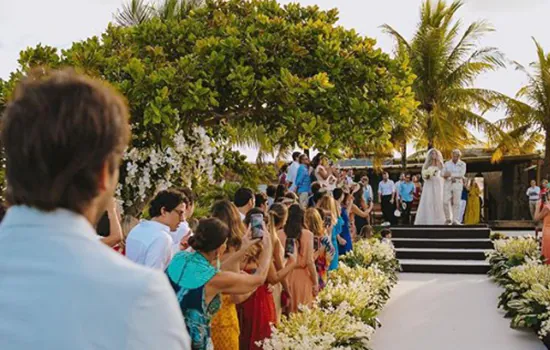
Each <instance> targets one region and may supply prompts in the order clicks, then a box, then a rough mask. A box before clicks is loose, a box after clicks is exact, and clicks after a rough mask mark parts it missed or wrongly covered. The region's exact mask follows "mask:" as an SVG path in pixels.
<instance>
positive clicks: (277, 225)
mask: <svg viewBox="0 0 550 350" xmlns="http://www.w3.org/2000/svg"><path fill="white" fill-rule="evenodd" d="M288 207H289V205H287V204H285V203H273V205H272V206H271V207H270V208H269V218H270V223H271V224H273V227H274V229H275V232H276V233H277V244H275V245H274V247H273V259H274V262H275V267H276V268H277V269H281V268H282V266H283V264H284V260H285V256H284V254H285V248H284V243H285V242H281V240H280V239H279V235H280V232H282V231H283V229H284V227H285V224H286V220H287V218H288ZM273 300H274V302H275V311H276V312H277V322H279V321H280V320H281V316H282V314H283V308H288V301H289V300H290V295H289V294H288V283H287V280H286V279H283V280H282V281H281V283H278V284H276V285H275V286H273Z"/></svg>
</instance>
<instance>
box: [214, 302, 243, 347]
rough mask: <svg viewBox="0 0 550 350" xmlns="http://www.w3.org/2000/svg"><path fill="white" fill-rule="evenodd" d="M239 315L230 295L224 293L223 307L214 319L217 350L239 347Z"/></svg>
mask: <svg viewBox="0 0 550 350" xmlns="http://www.w3.org/2000/svg"><path fill="white" fill-rule="evenodd" d="M239 333H240V329H239V317H238V316H237V308H236V306H235V304H234V303H233V301H231V296H230V295H225V294H223V295H222V307H221V309H220V311H219V312H218V313H217V314H216V316H214V318H213V319H212V342H213V343H214V348H215V349H216V350H226V349H227V350H235V349H238V348H239Z"/></svg>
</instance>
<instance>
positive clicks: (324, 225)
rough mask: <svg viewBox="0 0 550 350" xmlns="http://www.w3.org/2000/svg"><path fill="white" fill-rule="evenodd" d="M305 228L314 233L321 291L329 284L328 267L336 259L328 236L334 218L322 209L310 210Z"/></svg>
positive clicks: (316, 266)
mask: <svg viewBox="0 0 550 350" xmlns="http://www.w3.org/2000/svg"><path fill="white" fill-rule="evenodd" d="M323 216H324V218H323ZM305 227H306V228H307V229H308V230H310V231H311V232H312V233H313V249H314V251H315V252H314V254H313V257H314V259H315V268H316V270H317V275H318V276H319V291H321V290H323V288H325V286H326V284H327V282H328V267H329V266H330V262H331V261H332V258H333V257H334V247H333V246H332V243H331V242H330V237H329V235H328V232H331V231H332V218H331V217H330V216H329V215H326V216H325V215H324V212H323V211H322V210H320V209H316V208H309V209H308V210H306V214H305Z"/></svg>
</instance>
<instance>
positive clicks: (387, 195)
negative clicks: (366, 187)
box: [378, 171, 395, 225]
mask: <svg viewBox="0 0 550 350" xmlns="http://www.w3.org/2000/svg"><path fill="white" fill-rule="evenodd" d="M378 201H379V202H380V204H381V205H382V216H383V217H384V223H383V225H389V224H395V216H394V215H393V212H394V211H395V205H394V204H395V184H394V183H393V181H392V180H390V175H389V174H388V172H387V171H384V173H383V174H382V181H381V182H380V184H379V185H378Z"/></svg>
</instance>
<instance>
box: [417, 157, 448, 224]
mask: <svg viewBox="0 0 550 350" xmlns="http://www.w3.org/2000/svg"><path fill="white" fill-rule="evenodd" d="M430 168H434V167H433V166H432V167H429V168H428V169H430ZM444 223H445V212H444V211H443V178H442V177H441V171H440V170H439V168H438V169H437V171H436V174H435V175H434V176H432V177H431V178H429V179H426V181H425V182H424V188H423V189H422V196H420V204H419V205H418V211H417V212H416V219H415V221H414V224H415V225H443V224H444Z"/></svg>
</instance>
